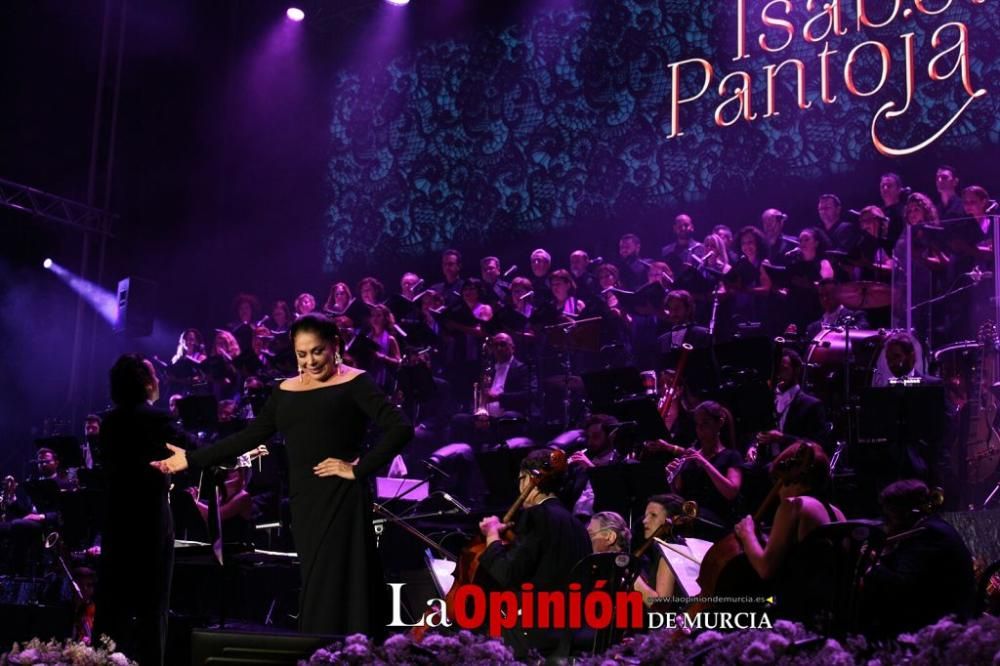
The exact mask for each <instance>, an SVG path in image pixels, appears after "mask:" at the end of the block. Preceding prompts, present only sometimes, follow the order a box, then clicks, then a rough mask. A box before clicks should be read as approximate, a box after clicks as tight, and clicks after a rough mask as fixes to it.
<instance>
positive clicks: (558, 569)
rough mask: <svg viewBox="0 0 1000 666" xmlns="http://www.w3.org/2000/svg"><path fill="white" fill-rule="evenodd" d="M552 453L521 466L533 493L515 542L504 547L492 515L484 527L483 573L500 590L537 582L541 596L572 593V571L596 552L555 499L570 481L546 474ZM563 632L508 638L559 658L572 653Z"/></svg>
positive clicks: (522, 479) (519, 648)
mask: <svg viewBox="0 0 1000 666" xmlns="http://www.w3.org/2000/svg"><path fill="white" fill-rule="evenodd" d="M551 454H552V451H551V450H550V449H539V450H537V451H532V452H531V453H529V454H528V455H527V456H525V458H524V460H523V461H522V462H521V470H520V474H519V475H518V486H519V490H520V492H521V493H524V492H525V491H526V490H528V489H529V488H530V491H529V492H528V495H527V497H526V499H525V501H524V504H523V510H522V511H521V512H520V513H519V514H518V517H517V521H516V525H515V527H514V533H515V537H514V539H513V541H511V542H509V543H505V542H504V541H503V539H502V538H501V533H502V532H503V531H504V528H505V526H504V525H503V524H502V523H501V520H500V518H498V517H497V516H487V517H486V518H484V519H483V520H482V521H481V522H480V523H479V529H480V530H481V531H482V533H483V536H484V537H485V538H486V550H485V551H484V552H483V554H482V555H481V556H480V557H479V568H480V571H485V572H486V573H488V574H489V575H490V577H492V579H493V580H494V581H495V582H496V584H497V585H498V586H499V588H500V589H501V590H512V591H518V590H520V589H521V585H522V584H523V583H532V584H533V585H534V589H535V590H536V591H551V590H565V589H568V587H569V583H570V582H571V581H570V579H569V576H570V573H571V571H572V570H573V567H574V566H575V565H576V563H577V562H578V561H579V560H581V559H583V558H584V557H585V556H586V555H588V554H589V553H590V551H591V547H590V537H589V536H588V534H587V529H586V527H585V526H584V525H583V523H581V522H580V521H579V520H577V519H576V518H574V517H573V514H572V513H571V512H570V510H569V509H568V508H567V507H566V506H564V505H563V504H562V502H561V501H560V500H559V498H558V497H557V496H556V492H557V491H558V490H559V489H560V488H561V487H562V484H563V482H564V481H565V471H562V472H560V473H550V474H547V475H545V474H543V473H542V472H543V470H545V469H546V468H547V466H548V464H549V460H550V457H551ZM533 484H534V487H533V488H531V486H532V485H533ZM562 633H563V632H549V631H543V630H534V631H531V632H528V633H527V634H525V632H516V635H505V638H506V639H507V640H508V641H509V642H512V644H514V647H515V651H516V652H518V653H526V650H524V649H523V647H524V646H523V645H522V644H521V640H520V639H525V640H526V643H527V646H530V647H534V648H536V649H538V650H539V651H540V652H542V653H543V654H546V655H547V656H557V655H556V654H555V651H558V650H560V649H563V650H568V648H569V645H568V643H567V642H564V640H563V639H564V638H565V637H564V636H563V635H562Z"/></svg>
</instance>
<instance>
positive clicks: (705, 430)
mask: <svg viewBox="0 0 1000 666" xmlns="http://www.w3.org/2000/svg"><path fill="white" fill-rule="evenodd" d="M694 423H695V432H696V433H697V438H698V439H697V441H696V442H695V445H694V447H692V448H691V450H690V452H689V453H687V454H685V455H683V456H681V457H679V458H677V459H676V460H674V461H672V462H671V463H670V464H669V465H667V476H668V477H673V490H674V492H676V493H677V494H678V495H680V496H682V497H683V498H684V499H686V500H694V501H695V502H697V503H698V513H699V515H700V516H702V517H703V518H705V519H707V520H708V521H711V522H712V523H715V524H718V525H721V526H722V527H721V528H715V527H712V526H710V525H709V524H708V523H706V522H704V521H702V522H700V523H699V527H700V528H701V529H702V530H704V531H702V532H701V533H702V534H704V535H705V536H707V537H715V536H720V535H721V534H722V533H724V532H725V530H728V529H729V528H730V527H732V524H733V518H734V515H733V505H734V503H735V501H736V497H737V496H738V495H739V493H740V486H741V485H742V483H743V472H742V470H741V468H740V465H741V464H742V462H743V458H742V456H740V454H739V453H738V452H737V451H735V450H734V449H732V448H731V447H732V442H733V441H734V440H735V438H736V434H735V429H734V426H733V417H732V415H731V414H730V413H729V410H728V409H726V408H725V407H723V406H722V405H720V404H719V403H717V402H713V401H711V400H708V401H705V402H703V403H701V404H700V405H698V406H697V407H695V410H694ZM723 431H725V432H726V436H727V440H728V443H723V440H722V432H723Z"/></svg>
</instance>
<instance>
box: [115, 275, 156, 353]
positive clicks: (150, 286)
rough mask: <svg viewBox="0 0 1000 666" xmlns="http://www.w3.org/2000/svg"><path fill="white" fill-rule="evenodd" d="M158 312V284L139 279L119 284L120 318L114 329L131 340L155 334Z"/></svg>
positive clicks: (128, 278) (135, 278)
mask: <svg viewBox="0 0 1000 666" xmlns="http://www.w3.org/2000/svg"><path fill="white" fill-rule="evenodd" d="M155 312H156V283H155V282H153V281H152V280H146V279H145V278H139V277H134V276H133V277H127V278H125V279H123V280H119V282H118V317H117V318H116V319H115V324H114V326H113V329H114V331H115V333H122V334H124V335H126V336H127V337H130V338H141V337H145V336H147V335H152V333H153V319H154V318H155Z"/></svg>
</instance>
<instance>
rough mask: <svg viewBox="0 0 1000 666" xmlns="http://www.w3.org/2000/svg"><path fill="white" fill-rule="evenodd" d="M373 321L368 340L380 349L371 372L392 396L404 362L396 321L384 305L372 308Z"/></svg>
mask: <svg viewBox="0 0 1000 666" xmlns="http://www.w3.org/2000/svg"><path fill="white" fill-rule="evenodd" d="M371 313H372V316H371V319H369V320H368V327H369V330H368V338H369V339H370V340H371V341H372V342H374V343H375V345H376V346H377V347H378V348H377V349H376V350H375V354H374V359H373V363H372V366H371V368H369V372H370V373H371V375H372V379H373V380H375V383H376V384H378V386H379V388H381V389H382V390H383V391H384V392H386V393H389V394H392V393H394V392H395V390H396V375H397V372H398V371H399V366H400V364H401V363H402V362H403V355H402V353H401V352H400V349H399V341H398V340H397V339H396V336H395V335H393V333H394V332H395V330H396V320H395V318H394V317H393V315H392V312H391V311H390V310H389V308H387V307H386V306H384V305H375V306H374V307H372V308H371Z"/></svg>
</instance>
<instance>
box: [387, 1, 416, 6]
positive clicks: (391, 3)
mask: <svg viewBox="0 0 1000 666" xmlns="http://www.w3.org/2000/svg"><path fill="white" fill-rule="evenodd" d="M385 1H386V2H388V3H389V4H390V5H396V6H397V7H402V6H403V5H408V4H410V0H385Z"/></svg>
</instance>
